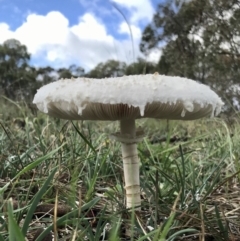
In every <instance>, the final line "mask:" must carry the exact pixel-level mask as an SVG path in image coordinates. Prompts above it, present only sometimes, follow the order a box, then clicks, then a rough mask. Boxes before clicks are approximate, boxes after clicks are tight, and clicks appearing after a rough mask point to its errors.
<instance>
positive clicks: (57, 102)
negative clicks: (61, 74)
mask: <svg viewBox="0 0 240 241" xmlns="http://www.w3.org/2000/svg"><path fill="white" fill-rule="evenodd" d="M33 103H35V104H36V105H37V107H38V109H39V110H41V111H42V112H44V113H47V114H49V115H50V116H54V117H58V118H62V119H68V120H124V119H138V118H156V119H173V120H194V119H199V118H202V117H205V116H209V117H210V116H214V115H217V114H219V113H220V111H221V107H222V105H223V102H222V100H221V99H220V98H219V97H218V95H217V94H216V93H215V92H214V91H212V90H211V89H210V88H209V87H208V86H206V85H203V84H200V83H198V82H196V81H193V80H190V79H186V78H181V77H170V76H164V75H159V74H158V73H155V74H148V75H132V76H123V77H116V78H105V79H89V78H75V79H74V78H72V79H61V80H59V81H56V82H53V83H50V84H47V85H45V86H43V87H41V88H40V89H39V90H38V91H37V93H36V95H35V97H34V100H33Z"/></svg>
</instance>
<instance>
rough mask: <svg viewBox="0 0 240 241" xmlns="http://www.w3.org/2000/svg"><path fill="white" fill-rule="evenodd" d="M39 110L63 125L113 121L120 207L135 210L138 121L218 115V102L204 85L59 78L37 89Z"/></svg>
mask: <svg viewBox="0 0 240 241" xmlns="http://www.w3.org/2000/svg"><path fill="white" fill-rule="evenodd" d="M33 103H35V104H36V105H37V107H38V109H39V110H41V111H43V112H44V113H46V114H48V115H50V116H54V117H58V118H62V119H68V120H119V121H120V132H119V133H115V134H114V135H113V138H115V139H116V140H118V141H120V142H121V144H122V156H123V168H124V178H125V189H126V206H127V207H128V208H130V207H136V206H140V202H141V199H140V181H139V157H138V153H137V143H138V142H139V141H141V140H142V138H143V136H144V135H143V133H142V131H137V130H136V128H135V120H136V119H139V118H156V119H169V120H194V119H199V118H202V117H213V116H215V115H217V114H219V113H220V111H221V107H222V106H223V102H222V100H221V99H220V98H219V97H218V95H217V94H216V93H215V92H213V91H212V90H211V89H210V88H209V87H208V86H206V85H203V84H200V83H197V82H195V81H193V80H190V79H186V78H180V77H170V76H162V75H159V74H158V73H155V74H148V75H132V76H123V77H117V78H105V79H88V78H76V79H62V80H59V81H56V82H53V83H50V84H48V85H45V86H43V87H42V88H40V89H39V90H38V92H37V94H36V95H35V97H34V100H33Z"/></svg>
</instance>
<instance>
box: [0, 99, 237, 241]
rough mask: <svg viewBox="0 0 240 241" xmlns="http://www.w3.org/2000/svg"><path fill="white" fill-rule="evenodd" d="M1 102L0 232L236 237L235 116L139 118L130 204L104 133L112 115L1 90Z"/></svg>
mask: <svg viewBox="0 0 240 241" xmlns="http://www.w3.org/2000/svg"><path fill="white" fill-rule="evenodd" d="M0 108H1V115H0V207H1V208H0V241H2V240H10V241H13V240H19V241H22V240H25V238H27V239H28V240H37V241H40V240H52V235H53V236H54V240H91V241H93V240H112V241H115V240H139V241H140V240H151V241H155V240H168V241H173V240H186V241H189V240H202V241H203V240H206V241H207V240H224V241H233V240H240V239H239V237H240V219H239V217H240V208H239V207H240V206H239V204H240V199H239V197H240V185H239V181H240V162H239V157H240V149H239V141H240V138H239V137H240V135H239V134H240V125H239V123H238V122H237V121H236V122H235V123H234V124H232V125H228V124H226V122H225V121H224V120H222V119H220V118H218V119H210V120H201V121H194V122H180V121H179V122H176V121H175V122H167V121H155V120H139V121H138V125H141V126H142V127H143V128H144V130H145V133H146V138H145V139H144V141H143V142H142V143H140V144H139V145H138V149H139V156H140V159H141V170H140V175H141V177H140V178H141V197H142V204H141V211H140V212H137V213H132V212H128V210H126V209H125V207H124V183H123V170H122V160H121V153H120V144H119V143H117V142H114V141H112V140H110V139H109V135H110V134H111V133H113V132H116V131H117V130H118V123H115V122H75V121H74V122H69V121H62V120H57V119H54V118H49V117H47V116H46V115H43V114H41V113H37V115H34V113H32V112H31V110H30V109H29V108H28V107H27V105H25V104H24V103H22V104H17V103H14V102H11V101H9V100H6V99H4V100H1V102H0ZM126 229H127V230H129V229H130V230H131V232H130V235H129V233H128V235H126ZM44 237H45V239H44Z"/></svg>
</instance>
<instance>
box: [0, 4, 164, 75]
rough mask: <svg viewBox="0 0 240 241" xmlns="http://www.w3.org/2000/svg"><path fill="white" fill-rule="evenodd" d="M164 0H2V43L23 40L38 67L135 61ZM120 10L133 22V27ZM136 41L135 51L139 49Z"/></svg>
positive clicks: (152, 57) (157, 54) (87, 66)
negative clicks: (147, 29) (148, 27)
mask: <svg viewBox="0 0 240 241" xmlns="http://www.w3.org/2000/svg"><path fill="white" fill-rule="evenodd" d="M159 2H160V1H159V0H41V1H40V0H39V1H37V0H0V44H2V43H3V42H4V41H5V40H7V39H11V38H14V39H17V40H19V41H20V42H21V43H22V44H24V45H26V46H27V49H28V52H29V53H30V54H31V64H32V65H34V66H35V67H40V66H41V67H43V66H52V67H54V68H61V67H66V68H68V67H69V66H70V65H72V64H75V65H77V66H81V67H83V68H84V69H85V71H86V72H87V71H89V70H91V69H93V68H94V67H95V66H96V65H97V64H98V63H100V62H105V61H107V60H109V59H114V60H119V61H124V62H126V63H128V64H129V63H131V62H133V61H136V59H137V57H144V58H145V59H146V60H150V61H157V60H158V59H159V57H160V54H161V53H160V51H159V50H154V51H152V52H151V53H150V54H149V55H148V56H147V57H146V56H143V55H142V54H141V53H140V51H139V43H140V40H141V33H142V31H143V29H144V28H145V27H146V25H147V24H149V23H150V22H151V20H152V17H153V14H154V12H155V9H156V7H157V4H158V3H159ZM114 6H117V8H118V9H120V10H121V12H122V13H123V14H124V16H125V17H126V18H127V21H128V22H129V24H130V26H131V31H132V34H133V44H132V41H131V36H130V31H129V27H128V25H127V23H126V21H125V19H124V17H123V16H122V15H121V14H120V12H119V11H117V9H116V8H115V7H114ZM133 46H134V51H133Z"/></svg>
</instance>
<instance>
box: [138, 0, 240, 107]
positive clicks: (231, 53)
mask: <svg viewBox="0 0 240 241" xmlns="http://www.w3.org/2000/svg"><path fill="white" fill-rule="evenodd" d="M239 22H240V0H228V1H226V0H188V1H186V0H167V1H164V2H163V3H160V4H159V5H158V8H157V11H156V13H155V14H154V16H153V19H152V22H151V23H150V24H149V25H148V26H146V28H145V29H144V31H143V34H142V40H141V43H140V49H141V51H142V52H143V53H144V54H146V55H147V54H148V53H149V52H150V51H151V50H153V49H154V48H158V49H160V50H161V51H162V54H161V57H160V59H159V62H158V70H159V72H160V73H164V74H169V75H178V76H184V77H188V78H192V79H197V80H199V81H200V82H202V83H206V84H208V85H210V86H211V87H213V88H214V89H215V90H216V91H217V92H218V93H219V94H220V95H221V96H226V97H228V98H229V100H230V101H231V102H234V100H238V101H239V100H240V93H239V92H240V91H239V88H238V87H237V86H236V85H238V83H239V79H240V25H239Z"/></svg>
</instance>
